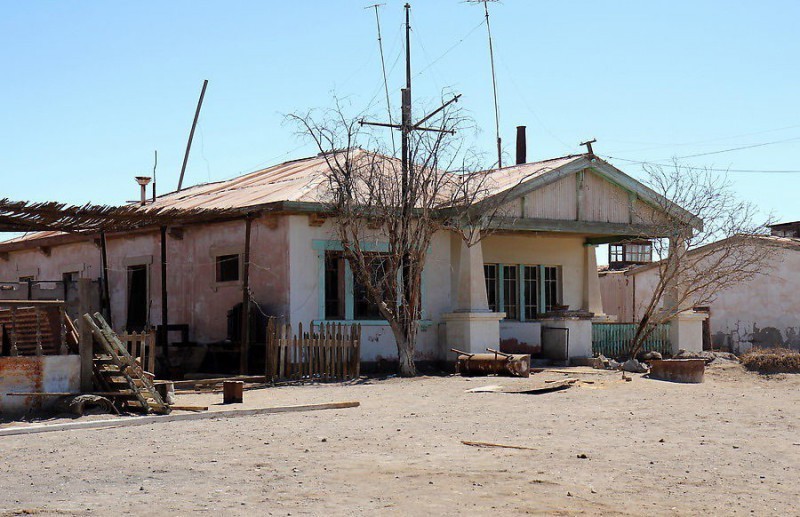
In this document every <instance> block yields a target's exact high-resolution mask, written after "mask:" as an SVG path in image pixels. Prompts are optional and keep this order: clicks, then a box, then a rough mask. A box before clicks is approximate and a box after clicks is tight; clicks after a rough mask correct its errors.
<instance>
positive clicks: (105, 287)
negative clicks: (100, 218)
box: [81, 230, 112, 325]
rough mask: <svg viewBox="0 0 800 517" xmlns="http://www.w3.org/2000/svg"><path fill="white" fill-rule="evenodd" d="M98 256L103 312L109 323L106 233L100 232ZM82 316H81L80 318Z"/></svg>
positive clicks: (109, 295)
mask: <svg viewBox="0 0 800 517" xmlns="http://www.w3.org/2000/svg"><path fill="white" fill-rule="evenodd" d="M100 256H101V258H102V261H103V303H102V304H101V305H102V306H103V311H104V312H105V313H106V320H107V321H108V324H109V325H112V323H111V294H110V292H111V290H110V288H109V285H108V248H107V247H106V232H104V231H103V230H100ZM82 316H83V314H81V317H82Z"/></svg>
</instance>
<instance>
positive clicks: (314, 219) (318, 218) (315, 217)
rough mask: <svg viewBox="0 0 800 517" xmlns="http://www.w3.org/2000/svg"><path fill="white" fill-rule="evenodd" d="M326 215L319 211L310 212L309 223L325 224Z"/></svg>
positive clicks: (316, 225) (317, 225)
mask: <svg viewBox="0 0 800 517" xmlns="http://www.w3.org/2000/svg"><path fill="white" fill-rule="evenodd" d="M325 219H326V218H325V216H324V215H320V214H318V213H311V214H308V225H309V226H311V227H320V226H322V225H323V224H325Z"/></svg>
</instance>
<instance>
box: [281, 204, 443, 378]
mask: <svg viewBox="0 0 800 517" xmlns="http://www.w3.org/2000/svg"><path fill="white" fill-rule="evenodd" d="M289 219H290V223H289V228H290V229H289V234H290V238H289V248H288V250H289V255H290V256H291V257H292V259H291V263H290V265H289V278H290V284H291V291H290V302H289V305H290V322H291V324H292V325H297V323H300V322H302V323H303V325H307V324H309V323H310V322H311V321H314V320H319V319H321V318H322V316H323V315H321V314H320V313H319V312H320V311H319V296H320V287H321V286H320V285H319V257H318V255H317V251H316V250H314V249H313V248H312V246H313V241H314V240H334V241H336V240H338V238H337V236H336V231H335V227H334V224H333V222H332V221H326V222H325V223H324V224H323V225H322V226H310V225H309V222H308V221H309V220H308V217H307V216H302V215H296V216H289ZM373 239H374V242H376V243H378V242H386V239H385V238H382V236H381V235H380V234H379V233H377V232H376V235H375V236H374V237H373ZM450 280H451V262H450V236H449V235H447V234H445V233H439V234H436V235H435V236H434V238H433V242H432V243H431V247H430V251H429V254H428V259H427V264H426V266H425V273H424V282H425V289H424V293H423V300H422V305H423V310H424V315H423V317H424V318H425V319H426V320H431V321H432V322H433V323H432V324H425V325H423V326H422V328H421V329H420V332H419V338H418V341H417V350H416V354H417V359H419V360H436V359H441V358H443V357H444V356H445V351H444V350H443V347H444V343H440V341H439V339H438V334H439V332H438V330H437V323H438V322H439V321H440V320H441V314H442V313H445V312H449V311H450V310H451V304H450ZM362 323H364V322H362ZM362 336H363V339H362V348H361V358H362V360H363V361H376V362H380V361H382V360H384V359H387V360H391V359H396V358H397V347H396V345H395V341H394V336H393V335H392V331H391V329H390V328H389V326H388V325H374V324H370V323H364V326H363V327H362Z"/></svg>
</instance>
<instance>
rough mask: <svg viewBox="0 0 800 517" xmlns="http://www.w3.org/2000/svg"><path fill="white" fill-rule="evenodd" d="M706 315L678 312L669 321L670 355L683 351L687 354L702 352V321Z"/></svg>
mask: <svg viewBox="0 0 800 517" xmlns="http://www.w3.org/2000/svg"><path fill="white" fill-rule="evenodd" d="M706 318H708V314H705V313H702V312H693V311H684V312H679V313H678V314H676V315H675V317H674V318H672V320H671V321H670V325H669V341H670V343H671V344H672V353H673V354H677V353H678V350H680V349H683V350H686V351H687V352H702V351H703V321H705V319H706Z"/></svg>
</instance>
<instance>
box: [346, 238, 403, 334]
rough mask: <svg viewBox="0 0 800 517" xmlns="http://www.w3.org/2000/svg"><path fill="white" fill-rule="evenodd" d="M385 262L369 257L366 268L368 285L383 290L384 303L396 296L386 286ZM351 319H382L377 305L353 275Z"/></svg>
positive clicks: (381, 257)
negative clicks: (367, 269) (367, 270)
mask: <svg viewBox="0 0 800 517" xmlns="http://www.w3.org/2000/svg"><path fill="white" fill-rule="evenodd" d="M385 262H386V258H385V257H383V256H381V255H378V254H376V255H374V256H372V257H370V259H369V263H368V264H367V267H368V268H369V274H370V283H371V284H372V285H373V286H374V287H375V288H377V289H379V290H383V300H384V301H390V300H391V297H392V296H396V295H394V294H392V293H391V291H390V289H388V286H387V285H386V281H385V276H386V271H385ZM353 318H354V319H357V320H382V319H384V318H383V315H382V314H381V312H380V309H379V308H378V305H377V304H375V303H373V301H372V300H371V299H370V297H369V294H368V293H367V288H366V286H365V285H364V283H363V282H361V281H360V279H359V278H358V275H353Z"/></svg>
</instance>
